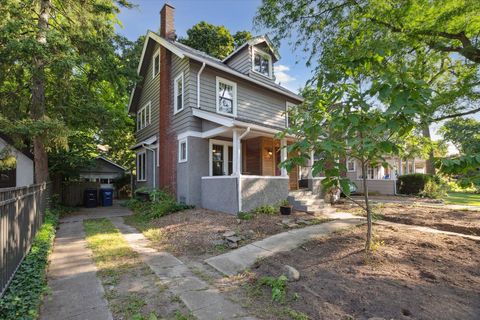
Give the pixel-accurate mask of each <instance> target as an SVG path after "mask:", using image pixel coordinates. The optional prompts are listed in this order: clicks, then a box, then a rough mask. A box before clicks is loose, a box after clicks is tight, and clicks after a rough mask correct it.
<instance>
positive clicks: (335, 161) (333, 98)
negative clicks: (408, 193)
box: [282, 79, 422, 252]
mask: <svg viewBox="0 0 480 320" xmlns="http://www.w3.org/2000/svg"><path fill="white" fill-rule="evenodd" d="M391 80H392V83H388V82H383V83H382V84H379V83H378V84H370V86H369V90H362V88H365V87H366V85H361V81H358V82H355V81H350V82H349V83H344V84H335V85H329V86H324V85H322V83H319V85H318V87H317V88H308V89H306V90H304V96H305V98H306V102H305V103H304V104H303V105H301V106H299V107H298V108H297V109H294V110H292V111H291V114H289V117H291V119H292V125H291V126H290V128H288V129H287V130H286V131H285V132H284V134H283V135H285V134H290V135H294V136H296V138H297V140H296V142H294V143H293V144H291V145H289V146H288V152H289V154H295V155H296V156H294V157H292V158H290V159H288V160H287V161H286V162H284V163H282V165H284V166H285V167H286V168H287V169H291V168H292V167H293V166H294V165H299V164H303V163H305V161H306V160H307V159H309V157H310V155H311V153H312V152H314V153H315V154H318V155H321V157H319V160H316V161H315V162H314V163H313V174H314V175H317V174H318V173H320V172H323V173H324V175H325V177H326V178H325V179H324V180H323V187H324V188H326V189H329V188H334V187H335V188H340V190H342V191H343V193H345V194H346V195H347V197H349V195H350V187H349V181H348V179H347V178H346V177H345V172H346V165H345V159H356V160H357V161H358V162H359V163H360V171H361V175H362V184H363V193H364V200H365V202H364V204H363V203H361V202H359V201H356V200H354V199H352V201H354V202H355V203H356V204H357V205H358V206H360V207H361V208H362V209H363V210H364V211H365V212H366V215H367V236H366V243H365V250H366V252H369V251H370V250H371V248H372V213H373V212H372V208H371V206H370V201H369V197H368V184H367V171H368V166H377V165H380V164H381V165H384V166H386V165H388V164H387V163H386V161H385V156H387V155H394V154H399V153H400V150H401V148H402V143H400V142H402V139H403V138H404V137H406V136H408V135H409V134H410V132H411V131H412V130H413V128H414V117H413V116H411V115H410V114H409V112H410V111H411V108H414V107H415V106H416V105H417V103H418V102H419V100H421V99H422V95H421V94H419V92H417V91H414V90H410V88H409V86H408V81H404V82H397V81H398V79H396V80H393V79H391ZM405 80H406V79H405ZM387 87H388V91H389V94H388V95H384V94H381V93H380V94H379V92H382V91H385V90H387ZM372 97H375V99H373V98H372ZM378 102H383V104H382V106H378V105H377V104H378ZM420 105H421V104H420ZM417 110H418V111H419V112H421V110H419V109H417ZM350 199H351V198H350Z"/></svg>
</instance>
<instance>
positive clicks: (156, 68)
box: [152, 50, 160, 78]
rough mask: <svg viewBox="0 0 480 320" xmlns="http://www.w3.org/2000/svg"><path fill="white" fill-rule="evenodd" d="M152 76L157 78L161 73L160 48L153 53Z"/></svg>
mask: <svg viewBox="0 0 480 320" xmlns="http://www.w3.org/2000/svg"><path fill="white" fill-rule="evenodd" d="M152 63H153V68H152V73H153V74H152V77H153V78H155V77H156V76H157V75H158V74H159V73H160V50H157V51H156V52H155V54H154V55H153V62H152Z"/></svg>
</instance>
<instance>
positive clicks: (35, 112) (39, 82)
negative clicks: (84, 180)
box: [30, 0, 52, 183]
mask: <svg viewBox="0 0 480 320" xmlns="http://www.w3.org/2000/svg"><path fill="white" fill-rule="evenodd" d="M51 6H52V3H51V0H41V1H40V14H39V16H38V24H37V27H38V30H37V36H36V41H37V43H38V44H39V45H40V46H41V47H42V46H45V45H46V43H47V31H48V20H49V19H50V10H51ZM33 63H34V69H33V73H32V101H31V105H30V116H31V118H32V120H34V121H38V120H40V121H41V120H43V119H44V118H45V57H44V53H43V52H39V53H37V54H36V55H35V56H34V57H33ZM44 143H45V133H43V134H42V133H41V134H37V135H35V136H34V137H33V154H34V163H35V182H36V183H42V182H45V181H47V180H48V155H47V151H46V149H45V144H44Z"/></svg>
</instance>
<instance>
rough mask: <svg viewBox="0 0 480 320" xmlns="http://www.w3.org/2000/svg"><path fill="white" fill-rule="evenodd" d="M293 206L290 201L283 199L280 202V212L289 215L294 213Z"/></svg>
mask: <svg viewBox="0 0 480 320" xmlns="http://www.w3.org/2000/svg"><path fill="white" fill-rule="evenodd" d="M292 209H293V206H292V205H291V204H290V203H289V202H288V200H286V199H285V200H282V201H281V202H280V213H281V214H283V215H289V214H291V213H292Z"/></svg>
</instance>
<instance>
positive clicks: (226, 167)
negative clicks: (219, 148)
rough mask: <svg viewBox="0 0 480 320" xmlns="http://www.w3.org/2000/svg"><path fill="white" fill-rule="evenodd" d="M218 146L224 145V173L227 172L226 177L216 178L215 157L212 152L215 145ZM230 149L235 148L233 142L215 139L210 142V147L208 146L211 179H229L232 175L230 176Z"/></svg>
mask: <svg viewBox="0 0 480 320" xmlns="http://www.w3.org/2000/svg"><path fill="white" fill-rule="evenodd" d="M214 144H218V145H223V155H224V159H223V172H226V173H227V174H226V175H223V176H214V175H213V157H212V150H213V145H214ZM228 147H233V143H232V141H225V140H215V139H210V140H209V145H208V175H209V176H210V177H225V176H227V177H229V176H230V175H229V174H228V161H229V160H230V159H228Z"/></svg>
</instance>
